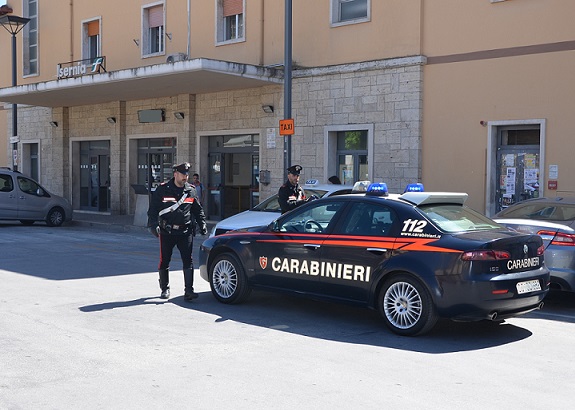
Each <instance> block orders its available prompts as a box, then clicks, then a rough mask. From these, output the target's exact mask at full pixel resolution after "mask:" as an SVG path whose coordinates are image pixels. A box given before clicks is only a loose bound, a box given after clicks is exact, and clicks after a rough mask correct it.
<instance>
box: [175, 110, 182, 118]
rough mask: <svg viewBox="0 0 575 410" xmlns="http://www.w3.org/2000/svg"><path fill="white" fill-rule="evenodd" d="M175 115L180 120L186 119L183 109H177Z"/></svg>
mask: <svg viewBox="0 0 575 410" xmlns="http://www.w3.org/2000/svg"><path fill="white" fill-rule="evenodd" d="M174 117H176V118H177V119H178V120H183V119H184V113H183V112H181V111H176V112H175V113H174Z"/></svg>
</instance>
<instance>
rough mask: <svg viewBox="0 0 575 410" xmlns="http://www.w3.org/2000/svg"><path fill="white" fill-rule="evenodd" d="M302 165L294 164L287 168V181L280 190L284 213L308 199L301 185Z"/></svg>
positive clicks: (279, 194) (279, 198) (280, 202)
mask: <svg viewBox="0 0 575 410" xmlns="http://www.w3.org/2000/svg"><path fill="white" fill-rule="evenodd" d="M302 169H303V168H302V166H301V165H292V166H291V167H289V168H288V169H287V172H288V174H287V178H288V179H287V181H286V182H285V183H284V184H283V185H282V186H281V187H280V189H279V190H278V203H279V205H280V208H281V211H282V214H285V213H286V212H287V211H291V210H292V209H295V208H297V207H298V206H300V205H301V204H304V203H306V202H307V201H308V199H307V198H306V196H305V192H304V190H303V188H302V187H301V186H300V185H299V174H300V173H301V170H302Z"/></svg>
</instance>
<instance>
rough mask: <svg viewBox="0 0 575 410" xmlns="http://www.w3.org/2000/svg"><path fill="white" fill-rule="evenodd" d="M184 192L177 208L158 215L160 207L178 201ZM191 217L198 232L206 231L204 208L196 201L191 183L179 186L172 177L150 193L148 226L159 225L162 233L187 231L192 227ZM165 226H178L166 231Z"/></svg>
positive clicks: (165, 206) (166, 206)
mask: <svg viewBox="0 0 575 410" xmlns="http://www.w3.org/2000/svg"><path fill="white" fill-rule="evenodd" d="M184 192H185V193H186V198H185V200H184V202H183V203H182V204H181V205H180V206H179V207H178V208H177V209H175V210H173V211H171V212H166V213H164V214H163V215H161V216H159V213H160V211H161V210H162V209H164V208H169V207H170V206H172V205H174V204H175V203H176V202H178V201H179V200H180V199H181V198H182V196H183V195H184ZM193 219H195V220H196V222H197V223H198V227H199V230H200V232H203V233H204V232H206V231H207V227H206V216H205V214H204V209H203V208H202V206H201V205H200V202H199V201H198V195H197V193H196V189H195V188H194V187H193V185H191V184H189V183H187V182H186V184H185V185H184V186H183V187H182V188H180V187H178V186H177V185H176V184H175V183H174V178H172V179H170V180H169V181H168V182H165V183H163V184H160V185H159V186H158V187H157V188H156V190H155V191H154V193H153V194H152V200H151V202H150V207H149V208H148V227H149V228H156V227H157V226H160V229H162V232H164V233H173V234H178V233H187V232H188V231H189V230H190V229H191V227H192V222H193ZM165 226H170V227H174V226H176V227H178V228H177V229H174V230H172V231H171V232H168V231H167V230H166V229H165ZM182 227H185V228H182Z"/></svg>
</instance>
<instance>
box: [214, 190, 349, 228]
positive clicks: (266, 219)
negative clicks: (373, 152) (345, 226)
mask: <svg viewBox="0 0 575 410" xmlns="http://www.w3.org/2000/svg"><path fill="white" fill-rule="evenodd" d="M302 187H303V189H304V191H305V194H306V195H307V196H311V195H315V196H317V197H319V198H321V197H323V196H331V195H341V194H349V193H350V192H351V190H352V187H351V186H349V185H339V184H320V183H319V182H318V181H317V180H316V179H308V180H307V181H305V184H303V185H302ZM281 214H282V213H281V210H280V204H279V203H278V196H277V194H275V195H272V196H270V197H269V198H266V199H265V200H264V201H263V202H260V203H259V204H258V205H256V206H254V207H253V208H252V209H249V210H247V211H243V212H240V213H239V214H236V215H232V216H230V217H229V218H226V219H223V220H221V221H220V222H218V223H217V224H216V226H214V228H213V229H212V232H211V233H210V237H212V236H215V235H221V234H223V233H226V232H227V231H231V230H233V229H241V228H249V227H252V226H260V225H267V224H269V223H271V222H272V221H274V220H275V219H277V218H279V217H280V216H281Z"/></svg>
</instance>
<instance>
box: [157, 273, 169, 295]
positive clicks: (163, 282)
mask: <svg viewBox="0 0 575 410" xmlns="http://www.w3.org/2000/svg"><path fill="white" fill-rule="evenodd" d="M159 273H160V281H159V282H160V289H162V294H161V295H160V297H161V298H162V299H168V298H169V297H170V271H169V269H160V270H159Z"/></svg>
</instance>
